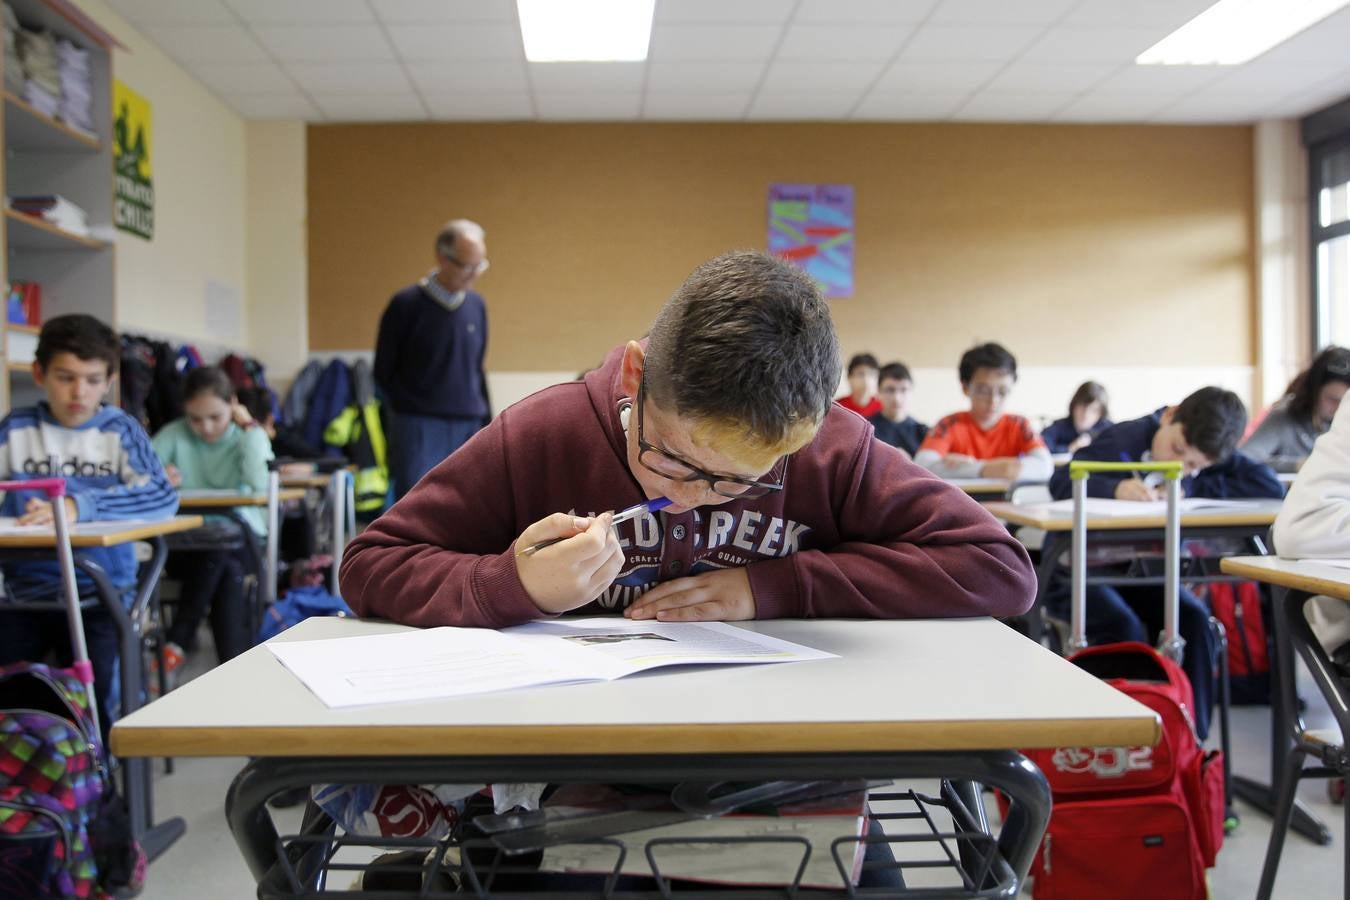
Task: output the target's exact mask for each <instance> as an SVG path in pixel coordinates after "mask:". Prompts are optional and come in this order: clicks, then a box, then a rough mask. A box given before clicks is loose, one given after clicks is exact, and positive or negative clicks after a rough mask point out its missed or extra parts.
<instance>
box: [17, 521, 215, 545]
mask: <svg viewBox="0 0 1350 900" xmlns="http://www.w3.org/2000/svg"><path fill="white" fill-rule="evenodd" d="M202 521H203V520H202V517H201V516H174V517H173V518H172V519H166V520H164V521H163V522H149V523H146V524H145V525H143V526H141V527H139V528H133V529H130V530H127V531H121V532H118V533H117V534H72V535H71V536H70V545H71V546H72V547H116V546H118V545H120V544H129V543H131V542H132V541H143V540H146V539H147V538H153V537H159V536H161V535H165V534H174V533H176V532H179V531H191V530H192V529H194V528H201V527H202ZM55 546H56V539H55V538H54V537H53V536H52V535H48V534H8V535H3V536H0V550H25V549H38V550H40V549H43V548H49V547H55Z"/></svg>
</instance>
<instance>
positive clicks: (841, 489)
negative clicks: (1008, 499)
mask: <svg viewBox="0 0 1350 900" xmlns="http://www.w3.org/2000/svg"><path fill="white" fill-rule="evenodd" d="M838 371H839V349H838V343H837V340H836V338H835V334H834V326H833V324H832V322H831V320H830V313H829V308H828V307H827V306H826V304H825V302H824V300H823V299H822V298H821V297H820V295H819V293H818V292H817V291H816V289H815V287H814V286H813V285H812V283H811V281H810V279H809V278H807V277H806V276H805V275H804V274H802V273H801V272H800V271H799V270H797V269H795V268H793V267H791V266H790V265H788V264H787V263H784V262H782V261H780V260H777V259H773V258H771V257H768V256H765V255H762V254H759V253H748V252H739V253H730V254H726V255H724V256H720V257H718V258H716V259H713V260H711V261H709V262H707V263H705V264H704V265H702V266H700V267H699V268H698V269H696V270H695V271H694V273H693V274H692V275H690V277H689V279H688V280H687V281H685V283H684V284H683V285H682V286H681V287H680V288H679V289H678V290H677V291H676V292H675V294H674V295H673V296H672V297H671V298H670V299H669V300H668V301H667V302H666V304H665V305H664V306H663V307H662V309H661V311H660V313H659V314H658V315H657V318H656V322H655V323H654V325H653V326H652V330H651V333H650V336H649V339H648V340H646V341H645V342H639V341H629V342H628V343H627V344H626V345H624V346H622V347H619V348H617V349H615V350H614V351H613V352H612V353H610V355H609V357H608V358H607V359H606V360H605V362H604V364H603V365H601V367H600V368H599V369H596V370H594V371H592V372H590V373H588V374H587V375H586V377H585V379H584V380H582V381H577V382H571V383H568V384H560V385H556V386H554V387H551V388H547V389H546V390H543V391H540V392H539V393H537V394H534V395H533V396H531V397H528V398H526V399H525V400H522V401H521V402H519V403H517V404H515V405H514V406H512V407H511V408H510V409H507V410H506V411H505V412H503V413H502V414H501V415H500V416H498V417H497V418H496V419H495V420H494V421H493V422H492V423H491V424H490V425H489V426H488V427H487V428H485V429H483V430H482V431H480V432H479V433H478V434H476V435H475V436H474V437H473V438H472V439H471V440H470V441H469V442H468V443H467V444H465V445H464V446H463V447H461V448H460V449H459V450H458V451H456V452H455V453H454V454H452V455H451V456H449V457H448V458H447V459H445V460H444V461H443V462H442V463H441V464H440V465H438V466H437V467H436V468H434V469H433V470H432V471H431V472H430V473H428V474H427V476H426V477H425V478H424V479H423V480H422V481H421V482H419V483H418V484H417V486H416V487H415V488H413V490H412V491H410V492H409V493H408V494H407V495H406V496H405V497H404V498H403V499H402V500H400V501H399V502H398V503H397V504H395V506H394V507H393V508H392V509H390V510H389V511H388V512H387V513H385V514H384V515H383V516H381V517H380V518H379V519H378V520H376V521H375V523H374V524H372V525H371V526H370V527H369V528H368V529H367V530H366V531H365V532H364V533H363V534H362V535H360V536H359V537H358V538H356V540H355V541H353V542H352V544H351V545H350V546H349V547H348V549H347V552H346V556H345V559H344V561H343V563H342V571H341V580H342V596H343V597H344V598H345V599H346V600H347V602H348V603H349V604H351V606H352V608H353V609H354V610H355V611H356V612H357V613H358V614H359V615H362V616H375V617H381V618H387V619H392V620H394V621H398V622H404V623H407V624H411V625H420V626H432V625H471V626H491V627H500V626H506V625H514V624H517V623H520V622H525V621H528V620H530V619H536V618H540V617H542V616H549V615H556V614H559V613H565V612H574V611H576V612H583V613H587V614H593V613H599V612H615V613H622V614H624V615H626V616H628V617H630V618H636V619H649V618H655V619H658V620H660V621H706V620H723V621H733V620H739V619H755V618H759V619H766V618H785V617H875V618H899V617H933V616H978V615H995V616H1010V615H1015V614H1018V613H1021V612H1023V611H1025V610H1026V609H1027V607H1028V606H1030V604H1031V602H1032V599H1033V597H1034V594H1035V574H1034V572H1033V570H1032V568H1031V564H1030V562H1029V560H1028V558H1027V554H1026V551H1025V550H1024V549H1023V548H1022V546H1021V545H1020V544H1019V543H1018V542H1017V541H1016V540H1014V539H1013V538H1012V537H1011V536H1010V535H1009V534H1008V532H1007V530H1006V529H1005V528H1003V526H1001V525H1000V524H999V523H998V522H997V521H995V520H994V518H993V517H992V516H990V515H989V514H988V513H987V512H985V511H984V510H983V509H982V508H981V507H980V506H979V505H978V504H976V503H975V502H974V501H972V500H971V499H970V498H969V497H968V496H967V495H966V494H965V493H964V492H963V491H961V490H959V489H958V488H955V487H952V486H951V485H949V484H947V483H945V482H944V481H942V480H941V479H938V478H936V477H933V476H931V475H930V474H928V473H927V472H926V471H925V470H924V469H922V468H920V467H919V466H916V465H914V464H913V463H912V462H910V461H909V460H907V459H906V458H905V457H904V455H903V454H901V453H900V452H899V451H898V450H896V449H895V448H893V447H890V446H888V445H886V444H884V443H882V442H880V441H877V440H874V439H873V437H872V429H871V427H870V426H869V425H868V424H867V423H866V422H865V421H863V420H862V419H860V418H858V417H857V416H851V415H848V414H846V413H845V412H844V411H843V410H841V409H837V408H835V406H834V404H833V403H832V402H831V400H832V392H833V389H834V387H835V383H836V381H837V379H838ZM663 496H664V497H668V498H670V499H671V501H673V503H672V505H671V506H670V507H668V508H667V509H665V510H664V511H662V512H660V513H648V514H645V515H644V516H641V517H639V518H637V519H635V520H631V521H628V522H624V523H621V524H620V525H619V526H617V527H611V525H610V521H609V520H610V517H611V513H610V512H608V511H612V510H618V509H624V508H626V507H629V506H632V505H634V504H636V503H640V502H642V501H644V500H647V499H651V498H657V497H663ZM556 538H561V539H562V540H560V541H559V542H558V543H555V544H553V545H551V546H548V547H546V548H544V549H542V550H539V551H538V552H536V553H533V554H528V555H525V554H522V553H521V551H522V550H523V549H524V548H526V547H530V546H531V545H533V544H536V543H538V542H540V541H544V540H548V539H556Z"/></svg>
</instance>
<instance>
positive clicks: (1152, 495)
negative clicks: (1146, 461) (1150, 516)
mask: <svg viewBox="0 0 1350 900" xmlns="http://www.w3.org/2000/svg"><path fill="white" fill-rule="evenodd" d="M1116 499H1117V500H1136V501H1139V502H1147V501H1150V500H1161V499H1162V492H1161V491H1157V490H1154V489H1153V488H1151V487H1149V486H1148V485H1146V484H1144V483H1143V482H1142V481H1140V480H1139V479H1138V478H1126V479H1124V480H1123V481H1121V482H1120V483H1119V484H1117V485H1116Z"/></svg>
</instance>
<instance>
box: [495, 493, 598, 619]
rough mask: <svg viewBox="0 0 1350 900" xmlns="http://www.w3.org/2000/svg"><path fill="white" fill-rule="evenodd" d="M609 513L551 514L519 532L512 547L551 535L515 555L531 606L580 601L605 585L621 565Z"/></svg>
mask: <svg viewBox="0 0 1350 900" xmlns="http://www.w3.org/2000/svg"><path fill="white" fill-rule="evenodd" d="M612 517H613V516H612V514H610V513H604V514H603V515H599V516H596V517H595V518H586V517H582V516H573V515H568V514H567V513H554V514H553V515H551V516H549V517H547V518H544V519H540V520H539V521H538V522H535V523H534V524H533V525H531V526H530V527H528V528H526V529H525V530H524V531H522V532H521V533H520V537H519V538H517V539H516V546H517V547H531V546H533V545H535V544H537V543H539V542H540V541H548V540H554V539H557V540H558V543H556V544H551V545H549V546H547V547H544V548H542V549H540V550H539V551H538V552H535V553H530V554H524V553H520V552H517V554H516V573H517V574H518V575H519V577H520V583H521V584H522V585H523V586H524V587H525V593H527V594H529V595H530V599H531V600H533V601H534V605H535V606H537V607H539V608H540V609H541V610H542V611H544V612H546V613H563V612H567V611H569V610H573V609H576V608H577V607H579V606H585V605H586V604H587V603H590V602H591V601H592V600H594V599H595V598H596V597H598V596H600V594H601V592H603V591H604V590H605V588H607V587H609V586H610V584H611V583H612V582H613V581H614V579H615V577H616V576H617V575H618V574H619V569H621V568H622V567H623V558H624V557H623V548H622V547H620V546H619V538H618V536H617V535H616V534H615V533H614V529H613V528H611V527H610V519H611V518H612Z"/></svg>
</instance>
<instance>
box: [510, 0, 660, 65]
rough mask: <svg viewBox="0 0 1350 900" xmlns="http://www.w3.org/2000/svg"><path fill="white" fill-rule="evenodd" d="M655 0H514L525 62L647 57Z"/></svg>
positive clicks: (588, 60) (607, 60)
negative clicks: (523, 40) (518, 18)
mask: <svg viewBox="0 0 1350 900" xmlns="http://www.w3.org/2000/svg"><path fill="white" fill-rule="evenodd" d="M655 8H656V0H516V9H517V10H518V11H519V12H520V35H521V37H522V38H524V39H525V58H526V59H528V60H529V61H530V62H618V61H641V60H644V59H646V58H647V44H648V43H649V42H650V41H651V37H652V12H653V10H654V9H655Z"/></svg>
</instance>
